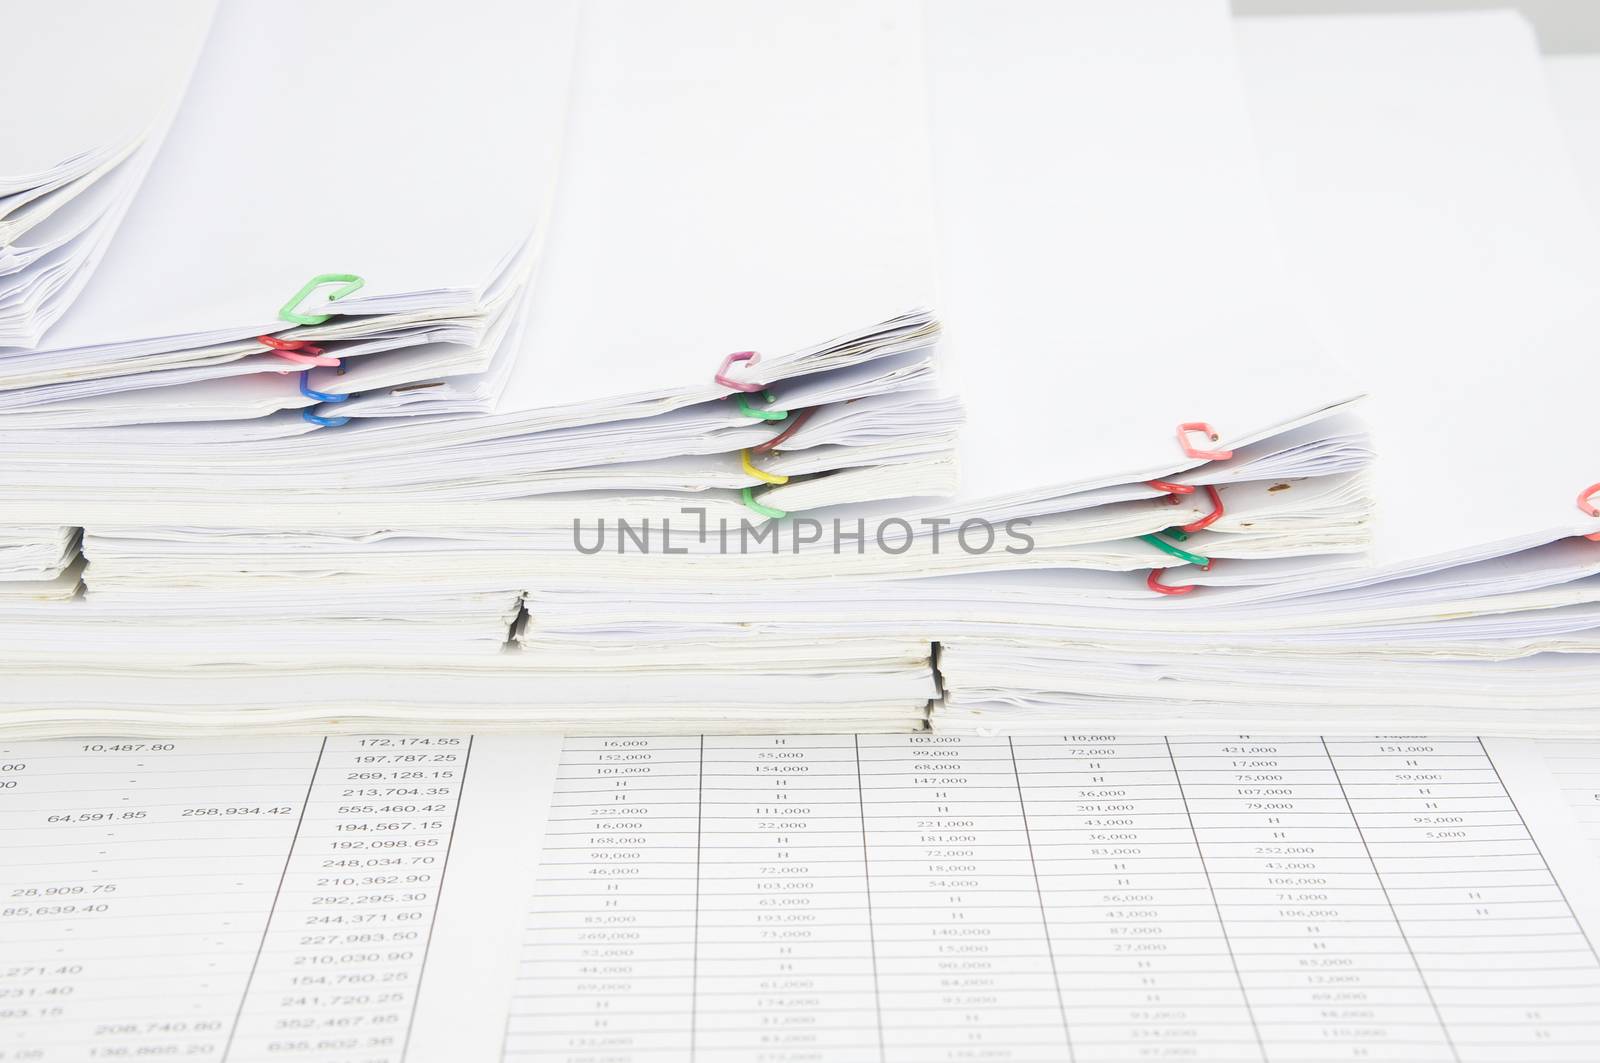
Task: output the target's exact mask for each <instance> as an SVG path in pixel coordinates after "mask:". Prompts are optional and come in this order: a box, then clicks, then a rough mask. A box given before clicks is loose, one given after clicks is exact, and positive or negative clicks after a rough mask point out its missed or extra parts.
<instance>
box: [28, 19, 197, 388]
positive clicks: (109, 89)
mask: <svg viewBox="0 0 1600 1063" xmlns="http://www.w3.org/2000/svg"><path fill="white" fill-rule="evenodd" d="M212 7H213V2H212V0H160V2H158V3H153V4H144V5H134V4H114V3H101V2H96V0H62V2H60V3H49V4H23V5H19V6H17V7H16V8H15V9H12V10H8V11H7V12H6V15H5V22H6V40H7V41H8V42H9V43H10V45H11V47H9V48H8V49H7V50H6V51H7V54H6V61H5V63H4V64H0V99H3V100H5V107H4V117H3V118H0V123H3V124H0V358H3V357H4V356H5V355H6V353H7V348H31V347H35V346H37V345H38V344H39V343H40V342H41V340H42V339H43V338H44V335H45V332H46V331H47V330H48V329H49V328H50V327H51V325H53V324H55V323H56V322H57V321H58V320H60V318H61V316H62V315H63V314H65V313H66V311H67V309H68V307H70V306H71V305H72V302H73V300H74V299H75V298H77V296H78V294H79V293H80V292H81V291H82V290H83V287H84V285H85V284H86V283H88V281H89V278H90V276H91V274H93V272H94V270H95V266H96V265H97V264H98V263H99V261H100V259H101V257H102V256H103V255H104V254H105V253H106V248H107V247H108V246H109V245H110V243H111V239H112V236H113V235H114V234H115V233H116V231H117V227H118V225H119V224H120V223H121V221H122V218H123V215H124V214H125V213H126V212H127V210H128V206H129V204H130V203H131V202H132V201H133V199H134V197H135V195H136V194H137V193H138V191H139V188H140V184H141V183H142V182H143V181H144V178H145V174H146V172H147V171H148V170H149V169H150V165H151V162H152V161H153V160H154V159H155V157H156V154H157V153H158V152H159V151H160V150H161V144H162V140H163V138H164V137H165V135H166V131H167V127H168V125H169V124H170V122H171V121H172V116H173V114H174V113H175V112H176V110H177V107H178V103H179V100H180V99H181V98H182V96H183V91H184V86H185V85H186V84H187V82H188V80H189V74H190V72H191V71H192V70H193V68H194V65H195V60H196V58H197V57H198V56H199V54H200V49H201V45H202V43H203V42H204V41H205V39H206V29H207V26H208V25H209V24H210V21H211V14H212Z"/></svg>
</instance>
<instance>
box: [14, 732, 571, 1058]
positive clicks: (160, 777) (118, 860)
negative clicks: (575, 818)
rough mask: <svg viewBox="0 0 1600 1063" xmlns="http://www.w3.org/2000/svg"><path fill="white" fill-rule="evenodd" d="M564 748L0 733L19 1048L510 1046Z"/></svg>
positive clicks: (422, 1052)
mask: <svg viewBox="0 0 1600 1063" xmlns="http://www.w3.org/2000/svg"><path fill="white" fill-rule="evenodd" d="M558 748H559V745H558V743H557V742H556V741H555V740H553V739H511V740H507V739H496V740H495V741H494V742H492V743H490V744H489V745H487V746H486V745H484V744H483V743H482V742H481V740H479V741H475V740H473V739H471V738H468V737H462V736H451V737H440V736H417V737H408V738H402V737H387V738H385V737H373V736H363V737H348V738H327V739H322V738H282V739H257V740H237V739H235V740H220V739H218V740H187V739H176V740H172V741H143V740H139V741H133V740H122V741H119V740H115V739H105V740H84V741H61V742H32V743H7V744H0V795H3V796H0V802H3V804H0V826H3V827H4V830H5V835H4V836H5V840H6V858H5V861H4V867H3V868H0V884H3V889H4V897H3V899H0V954H3V955H4V957H5V960H4V962H3V963H0V986H3V990H4V999H3V1000H0V1011H3V1019H0V1059H4V1060H6V1061H8V1063H10V1061H12V1060H39V1061H51V1060H61V1061H66V1060H73V1061H77V1060H86V1059H121V1058H183V1059H192V1060H228V1061H243V1060H262V1059H299V1060H314V1061H318V1063H332V1061H334V1060H351V1059H361V1060H366V1061H368V1063H380V1061H385V1063H387V1061H399V1060H401V1059H412V1060H417V1061H422V1060H438V1059H447V1058H448V1059H459V1060H471V1059H490V1058H493V1055H494V1053H495V1051H496V1050H497V1046H498V1043H499V1039H500V1028H501V1023H502V1018H503V1015H504V1011H505V1001H506V997H507V995H508V991H509V985H510V979H511V977H512V975H513V973H514V969H515V963H516V955H515V949H514V947H511V946H510V945H509V944H508V943H509V942H510V941H511V940H512V939H511V937H510V935H509V934H506V933H484V932H483V931H484V929H485V928H494V927H496V926H499V927H500V928H501V929H507V930H508V929H509V928H510V927H511V926H512V925H514V922H515V919H516V912H517V910H518V908H519V907H520V906H521V905H522V903H523V902H524V901H525V898H526V893H527V888H528V884H529V881H530V873H531V869H532V860H531V857H532V856H533V855H534V853H535V852H536V845H537V839H538V837H539V834H540V829H541V825H542V822H543V812H544V807H545V803H546V801H547V794H548V789H549V785H550V780H551V776H552V773H553V769H554V767H555V760H556V754H557V750H558ZM447 883H448V887H449V888H448V889H446V888H445V887H446V884H447Z"/></svg>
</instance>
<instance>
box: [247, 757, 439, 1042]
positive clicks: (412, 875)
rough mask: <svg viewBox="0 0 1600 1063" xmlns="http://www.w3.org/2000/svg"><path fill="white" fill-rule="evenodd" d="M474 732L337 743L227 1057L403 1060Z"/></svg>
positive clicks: (311, 801)
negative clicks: (460, 735) (461, 735)
mask: <svg viewBox="0 0 1600 1063" xmlns="http://www.w3.org/2000/svg"><path fill="white" fill-rule="evenodd" d="M470 741H471V740H470V739H467V738H453V737H444V738H424V737H414V738H413V737H363V738H329V739H328V740H327V742H326V744H325V745H324V747H323V751H322V759H321V761H320V762H319V763H318V766H317V773H316V779H315V781H314V782H313V783H312V786H311V789H310V795H309V797H308V798H307V800H306V804H305V814H304V817H303V818H302V819H301V822H300V829H299V831H298V832H297V833H296V835H295V841H294V848H293V850H292V852H291V853H290V855H289V859H288V861H287V863H286V865H285V868H284V872H283V877H282V879H281V881H280V883H279V887H278V893H277V899H276V901H275V902H274V904H273V909H272V920H271V922H270V923H269V924H268V926H267V930H266V933H265V934H264V935H263V936H262V939H261V945H260V951H259V953H258V954H257V958H256V963H255V968H254V970H253V971H252V973H251V976H250V985H249V989H248V991H247V993H246V995H245V1000H244V1003H243V1005H242V1006H241V1007H240V1011H239V1018H238V1021H237V1024H236V1026H235V1028H234V1032H233V1036H232V1037H231V1038H230V1040H229V1045H228V1051H227V1052H226V1054H225V1056H224V1058H225V1059H226V1060H227V1061H228V1063H245V1061H247V1060H267V1059H307V1060H316V1061H317V1063H323V1061H325V1060H326V1061H332V1060H340V1061H343V1060H351V1061H360V1063H399V1060H400V1059H401V1058H402V1056H403V1055H404V1052H405V1042H406V1034H407V1031H408V1029H409V1027H410V1024H411V1016H412V1010H413V1008H414V1007H415V1006H416V997H417V984H418V982H419V981H421V978H422V965H423V962H424V960H425V959H426V958H427V952H428V938H429V935H430V933H431V931H432V926H433V915H434V910H435V906H436V905H437V903H438V900H439V890H440V886H441V885H442V883H443V881H444V872H445V863H446V861H447V859H448V858H449V853H450V836H451V832H452V831H453V829H454V826H455V815H456V804H457V800H458V798H459V795H460V792H461V785H462V780H463V777H464V775H465V772H466V767H467V759H468V750H469V748H470V745H469V743H470Z"/></svg>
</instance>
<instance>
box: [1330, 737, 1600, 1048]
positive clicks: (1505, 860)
mask: <svg viewBox="0 0 1600 1063" xmlns="http://www.w3.org/2000/svg"><path fill="white" fill-rule="evenodd" d="M1327 745H1328V749H1329V751H1330V753H1331V755H1332V759H1333V763H1334V766H1335V768H1336V769H1337V771H1338V774H1339V778H1340V780H1341V781H1342V783H1343V785H1344V790H1345V793H1346V794H1347V795H1348V797H1349V800H1350V805H1351V807H1352V808H1353V809H1354V810H1355V817H1356V822H1357V823H1358V824H1359V825H1360V827H1361V832H1362V834H1363V835H1364V836H1365V838H1366V843H1367V847H1368V848H1369V849H1370V850H1371V852H1372V858H1373V861H1374V863H1375V864H1376V865H1377V868H1378V871H1379V873H1380V874H1381V875H1382V876H1383V880H1384V884H1385V888H1386V889H1387V891H1388V894H1389V898H1390V900H1391V901H1392V902H1393V904H1394V908H1395V912H1396V913H1397V915H1398V917H1399V920H1400V925H1401V928H1402V929H1403V930H1404V931H1405V935H1406V938H1407V940H1408V941H1409V942H1410V946H1411V950H1412V952H1413V953H1414V954H1415V956H1416V959H1417V963H1418V965H1419V967H1420V969H1421V971H1422V976H1423V978H1424V979H1425V980H1426V981H1427V984H1428V986H1429V988H1430V990H1431V992H1432V994H1433V998H1434V1000H1435V1002H1436V1003H1437V1005H1438V1008H1439V1012H1440V1014H1441V1015H1442V1016H1443V1019H1444V1024H1445V1027H1446V1030H1447V1031H1448V1033H1449V1036H1450V1039H1451V1041H1452V1043H1453V1045H1454V1048H1455V1051H1456V1054H1457V1057H1458V1058H1459V1059H1461V1060H1464V1061H1467V1063H1474V1061H1480V1060H1483V1061H1487V1060H1494V1061H1496V1063H1500V1061H1515V1060H1540V1061H1548V1060H1584V1061H1587V1063H1592V1061H1593V1060H1594V1059H1595V1058H1596V1057H1597V1050H1596V1046H1597V1045H1600V961H1597V959H1596V957H1595V951H1594V948H1593V947H1592V944H1591V943H1590V941H1589V940H1588V939H1587V938H1586V937H1585V936H1584V933H1583V930H1582V928H1581V927H1580V926H1579V925H1578V922H1577V920H1576V919H1575V918H1574V917H1573V914H1572V910H1571V909H1570V908H1569V907H1568V906H1567V902H1566V898H1565V896H1564V895H1563V894H1562V892H1561V887H1560V886H1559V885H1558V884H1557V883H1556V880H1555V876H1553V875H1552V874H1551V873H1550V869H1549V868H1548V867H1547V866H1546V865H1545V862H1544V857H1543V856H1542V855H1541V854H1540V852H1539V847H1538V846H1537V845H1536V844H1535V842H1534V840H1533V838H1532V836H1531V835H1530V834H1529V832H1528V828H1527V826H1526V825H1525V824H1524V823H1523V822H1522V817H1521V815H1520V814H1519V813H1518V811H1517V807H1516V804H1515V803H1514V802H1513V801H1512V799H1511V796H1510V795H1509V794H1508V793H1507V792H1506V789H1505V787H1504V786H1503V785H1502V784H1501V781H1500V777H1499V774H1498V773H1497V772H1496V770H1495V766H1494V764H1493V762H1492V761H1491V760H1490V758H1489V756H1488V754H1487V753H1485V752H1484V749H1483V746H1482V745H1481V744H1480V743H1479V742H1478V741H1477V740H1476V739H1473V738H1459V739H1372V740H1350V739H1337V738H1330V739H1328V740H1327Z"/></svg>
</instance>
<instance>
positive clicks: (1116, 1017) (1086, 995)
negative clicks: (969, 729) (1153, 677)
mask: <svg viewBox="0 0 1600 1063" xmlns="http://www.w3.org/2000/svg"><path fill="white" fill-rule="evenodd" d="M1012 744H1013V748H1014V750H1015V753H1016V762H1017V771H1018V777H1019V778H1020V780H1021V784H1022V796H1023V800H1024V802H1025V803H1026V805H1027V812H1028V821H1029V824H1030V828H1029V829H1030V832H1031V834H1032V840H1033V855H1034V862H1035V864H1036V866H1037V868H1038V872H1039V883H1040V887H1041V890H1042V893H1043V898H1044V907H1045V913H1046V916H1047V918H1048V925H1049V931H1050V938H1051V942H1052V944H1053V945H1054V952H1055V962H1056V967H1057V970H1058V972H1059V976H1060V981H1061V992H1062V999H1063V1000H1064V1002H1065V1006H1066V1016H1067V1027H1068V1029H1069V1030H1070V1032H1071V1035H1072V1049H1073V1054H1074V1057H1075V1058H1076V1059H1077V1060H1078V1061H1079V1063H1093V1061H1099V1060H1136V1059H1172V1058H1183V1059H1204V1060H1230V1061H1243V1060H1258V1059H1260V1058H1261V1057H1262V1053H1261V1049H1260V1045H1259V1042H1258V1040H1257V1036H1256V1033H1255V1029H1254V1026H1253V1024H1252V1022H1251V1016H1250V1013H1249V1010H1248V1009H1247V1007H1246V1005H1245V1001H1244V993H1243V990H1242V989H1241V987H1240V983H1239V975H1238V972H1237V970H1236V969H1235V967H1234V965H1233V960H1232V957H1231V955H1230V953H1229V949H1228V941H1227V937H1226V935H1224V933H1223V931H1222V925H1221V921H1220V920H1219V918H1218V915H1217V909H1216V902H1215V899H1214V898H1213V896H1212V893H1211V888H1210V883H1209V880H1208V878H1207V875H1206V867H1205V861H1204V860H1203V859H1202V858H1201V856H1200V852H1199V849H1198V848H1197V846H1196V843H1195V838H1194V834H1193V832H1192V831H1191V829H1190V825H1189V817H1188V815H1187V813H1186V811H1185V808H1184V803H1183V796H1182V793H1181V791H1180V789H1179V786H1178V778H1177V773H1176V771H1174V769H1173V766H1172V761H1171V759H1170V758H1169V757H1168V755H1167V747H1166V743H1165V742H1163V741H1162V740H1161V739H1159V738H1153V739H1118V738H1113V737H1109V736H1103V735H1067V736H1064V737H1050V738H1016V739H1013V740H1012Z"/></svg>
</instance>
